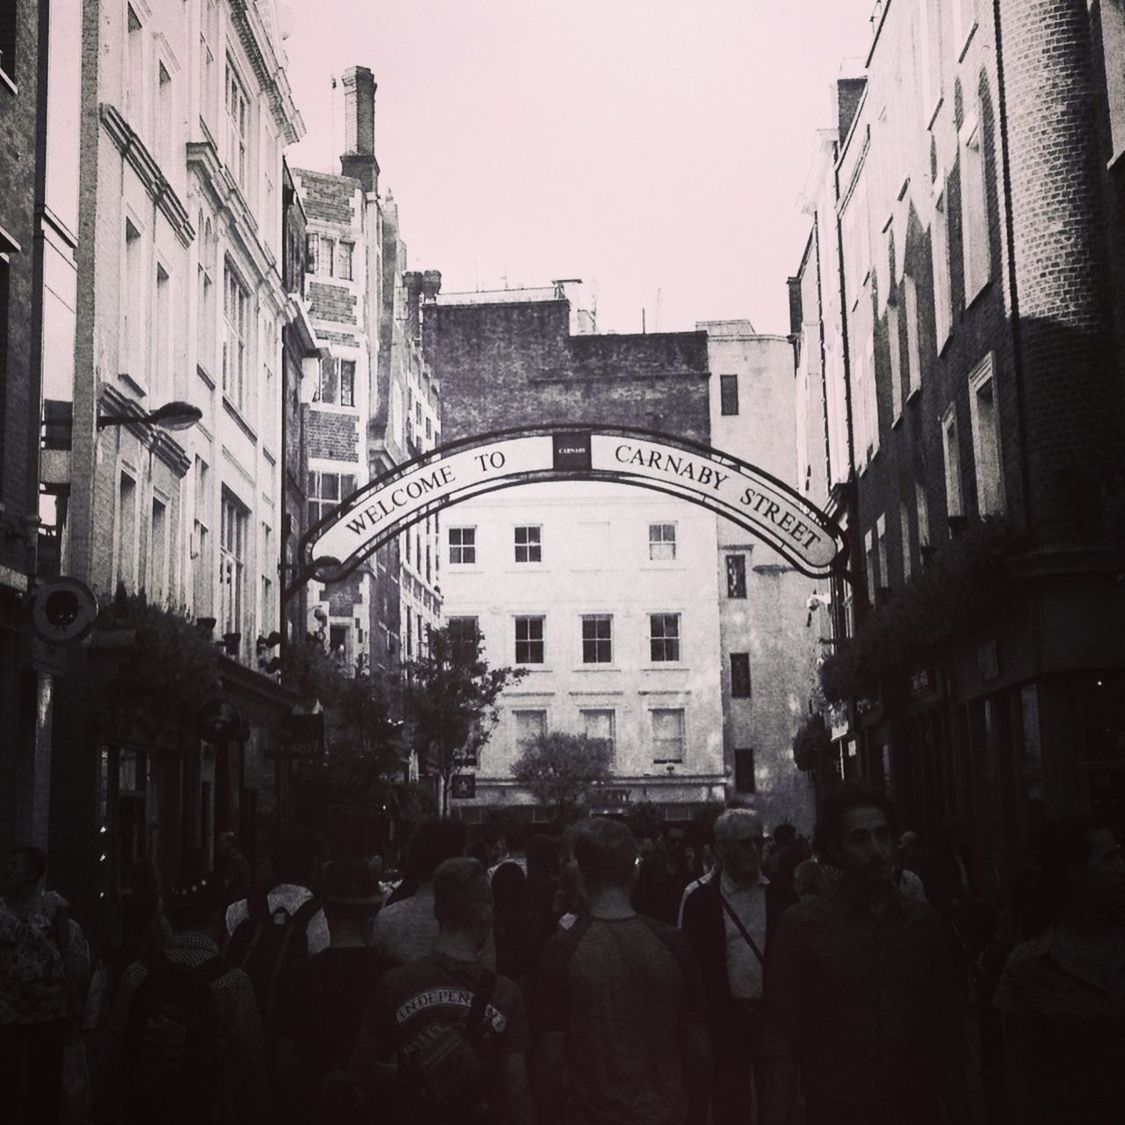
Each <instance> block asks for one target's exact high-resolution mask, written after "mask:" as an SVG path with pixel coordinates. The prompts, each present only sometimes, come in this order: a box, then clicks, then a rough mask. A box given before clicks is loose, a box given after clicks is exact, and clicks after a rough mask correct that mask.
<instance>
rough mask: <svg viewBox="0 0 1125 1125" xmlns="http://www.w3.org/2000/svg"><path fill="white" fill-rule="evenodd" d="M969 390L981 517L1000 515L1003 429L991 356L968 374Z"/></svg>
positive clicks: (1002, 507)
mask: <svg viewBox="0 0 1125 1125" xmlns="http://www.w3.org/2000/svg"><path fill="white" fill-rule="evenodd" d="M969 390H970V395H969V408H970V411H971V413H972V424H973V464H974V466H975V467H976V477H977V512H978V514H979V515H982V516H991V515H998V514H1000V513H1002V512H1003V511H1004V477H1003V473H1002V468H1001V464H1000V431H999V420H998V418H997V413H996V389H995V380H994V379H993V378H992V357H991V356H988V357H986V358H985V360H984V361H983V362H982V363H981V364H980V365H979V366H978V367H977V368H976V370H975V371H973V373H972V374H971V375H970V376H969Z"/></svg>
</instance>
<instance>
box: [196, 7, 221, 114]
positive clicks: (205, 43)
mask: <svg viewBox="0 0 1125 1125" xmlns="http://www.w3.org/2000/svg"><path fill="white" fill-rule="evenodd" d="M205 7H206V11H204V12H203V18H202V29H201V30H200V33H199V114H200V117H202V118H203V121H204V123H205V124H206V126H207V128H208V129H209V130H210V131H211V132H212V133H215V132H217V130H216V127H215V96H216V94H217V93H218V90H217V89H216V88H215V52H214V51H213V50H212V49H211V44H212V43H215V42H217V40H218V35H217V30H216V25H217V17H218V9H217V8H216V6H215V3H214V0H207V4H206V5H205Z"/></svg>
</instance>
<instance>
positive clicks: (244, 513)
mask: <svg viewBox="0 0 1125 1125" xmlns="http://www.w3.org/2000/svg"><path fill="white" fill-rule="evenodd" d="M249 517H250V513H249V511H248V510H247V509H246V508H245V507H244V506H243V505H242V504H240V503H239V502H238V500H236V499H235V498H234V496H233V495H232V494H231V493H229V492H227V491H226V489H224V490H223V501H222V513H221V525H222V526H221V528H220V539H219V581H220V583H221V585H222V602H221V606H220V614H219V622H220V624H221V626H222V630H223V633H224V634H226V633H241V632H242V613H243V603H244V598H245V581H246V527H247V524H248V522H249Z"/></svg>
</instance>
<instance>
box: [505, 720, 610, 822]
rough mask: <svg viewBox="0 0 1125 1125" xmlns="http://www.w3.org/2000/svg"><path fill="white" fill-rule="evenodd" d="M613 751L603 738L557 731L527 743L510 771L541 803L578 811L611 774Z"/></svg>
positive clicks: (566, 813)
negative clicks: (592, 792) (590, 794)
mask: <svg viewBox="0 0 1125 1125" xmlns="http://www.w3.org/2000/svg"><path fill="white" fill-rule="evenodd" d="M611 759H612V751H611V749H610V745H609V743H608V742H607V741H606V740H605V739H604V738H587V737H586V736H585V735H579V734H564V733H562V732H556V733H553V734H548V735H544V736H543V737H542V738H538V739H536V740H535V741H534V742H533V743H531V745H529V746H527V747H526V748H525V749H524V751H523V753H522V754H521V755H520V757H519V759H518V760H517V761H516V763H515V765H514V766H512V775H513V776H514V777H515V779H516V780H517V781H518V782H520V784H521V785H526V786H527V787H528V789H530V790H531V792H532V794H533V795H534V797H535V799H536V800H537V801H539V802H540V803H541V804H543V805H548V806H553V807H555V808H557V809H558V810H559V813H560V815H562V816H564V817H566V816H571V815H575V814H577V813H578V812H579V811H580V809H581V807H582V805H583V804H584V803H585V799H586V796H587V794H588V793H589V792H590V789H591V788H592V787H593V786H594V785H596V784H599V783H601V782H604V781H608V780H609V778H610V762H611Z"/></svg>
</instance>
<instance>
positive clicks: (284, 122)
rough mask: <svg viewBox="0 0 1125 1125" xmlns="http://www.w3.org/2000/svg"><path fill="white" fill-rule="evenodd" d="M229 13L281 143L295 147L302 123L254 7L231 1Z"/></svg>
mask: <svg viewBox="0 0 1125 1125" xmlns="http://www.w3.org/2000/svg"><path fill="white" fill-rule="evenodd" d="M230 13H231V21H232V23H233V24H234V28H235V30H236V31H237V32H238V39H239V42H240V43H241V44H242V49H243V50H244V51H245V52H246V57H247V59H248V60H249V61H250V66H251V67H252V68H253V70H254V77H255V78H257V79H258V82H259V83H260V85H261V87H262V90H263V91H264V92H265V95H266V97H267V98H268V99H269V103H270V109H271V110H273V116H274V120H275V121H276V122H277V126H278V129H279V130H280V131H281V135H282V137H283V138H284V140H285V143H286V144H296V143H297V142H298V141H299V140H300V139H301V138H302V137H303V136H304V135H305V123H304V121H302V120H301V115H300V113H299V112H298V111H297V106H296V104H295V103H294V101H293V92H292V90H290V88H289V79H288V78H287V77H286V75H285V68H284V67H283V66H282V65H281V62H280V60H279V59H278V57H277V54H276V52H275V51H274V49H273V43H272V42H271V41H270V36H269V33H268V32H267V30H266V27H265V25H264V24H263V23H262V17H261V15H260V13H259V12H258V9H257V6H256V5H255V4H253V3H247V0H231V5H230Z"/></svg>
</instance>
